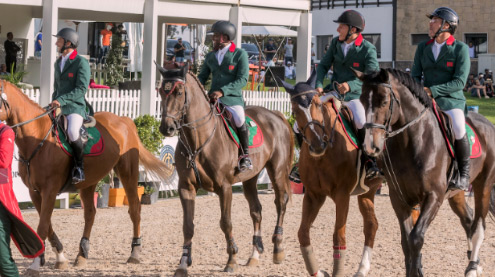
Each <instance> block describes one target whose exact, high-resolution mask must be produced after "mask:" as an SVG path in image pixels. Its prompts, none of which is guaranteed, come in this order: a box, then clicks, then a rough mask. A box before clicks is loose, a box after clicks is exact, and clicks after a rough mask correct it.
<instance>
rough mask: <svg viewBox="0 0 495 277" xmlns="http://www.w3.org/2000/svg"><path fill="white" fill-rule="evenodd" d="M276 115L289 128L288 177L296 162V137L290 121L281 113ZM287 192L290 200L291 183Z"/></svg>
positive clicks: (276, 112) (286, 183)
mask: <svg viewBox="0 0 495 277" xmlns="http://www.w3.org/2000/svg"><path fill="white" fill-rule="evenodd" d="M273 112H274V113H275V115H277V116H278V117H280V119H281V120H282V121H283V122H284V124H285V126H287V130H288V131H289V141H290V143H289V149H288V150H289V162H288V163H287V176H289V174H290V170H291V169H292V162H293V161H294V146H295V145H294V144H295V142H294V136H293V135H292V128H291V126H290V124H289V121H287V119H286V118H285V116H284V114H283V113H281V112H279V111H273ZM285 191H287V193H288V194H289V199H291V198H292V189H291V187H290V182H285Z"/></svg>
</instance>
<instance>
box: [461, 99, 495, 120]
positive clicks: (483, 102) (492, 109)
mask: <svg viewBox="0 0 495 277" xmlns="http://www.w3.org/2000/svg"><path fill="white" fill-rule="evenodd" d="M464 96H465V97H466V99H467V101H466V104H467V105H468V106H478V107H479V110H478V113H480V114H482V115H483V116H484V117H486V118H487V119H488V120H490V122H491V123H492V124H495V98H489V99H485V98H481V99H479V98H476V97H472V96H471V95H470V94H469V93H467V92H465V93H464Z"/></svg>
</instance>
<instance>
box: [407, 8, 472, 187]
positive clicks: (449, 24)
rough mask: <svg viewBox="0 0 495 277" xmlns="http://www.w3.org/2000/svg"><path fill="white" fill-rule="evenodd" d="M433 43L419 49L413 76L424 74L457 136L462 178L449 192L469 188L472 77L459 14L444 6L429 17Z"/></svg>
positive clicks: (452, 184)
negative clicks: (467, 93) (466, 91)
mask: <svg viewBox="0 0 495 277" xmlns="http://www.w3.org/2000/svg"><path fill="white" fill-rule="evenodd" d="M427 17H428V18H429V19H430V29H429V36H430V37H431V38H432V39H431V40H430V41H425V42H422V43H420V44H419V45H418V48H417V49H416V54H415V56H414V64H413V67H412V73H411V74H412V77H414V78H415V79H416V81H418V82H421V75H424V87H425V91H426V92H427V93H428V94H429V95H430V96H431V97H433V98H434V99H435V101H436V103H437V104H438V106H439V107H440V108H441V109H442V110H443V111H444V112H445V113H447V114H448V115H449V116H450V117H451V118H452V125H453V129H454V135H455V143H454V150H455V158H456V160H457V163H458V165H459V172H460V178H458V179H457V180H453V181H452V182H451V183H449V187H448V189H449V190H457V189H462V190H465V189H467V188H468V187H469V156H470V149H469V142H468V139H467V136H466V125H465V124H466V118H465V114H466V112H467V110H466V98H465V97H464V94H463V92H462V90H463V88H464V86H465V85H466V81H467V78H468V75H469V70H470V67H471V61H470V59H469V49H468V46H467V45H466V44H465V43H463V42H461V41H458V40H456V39H455V38H454V36H453V35H454V33H455V30H456V28H457V25H458V23H459V17H458V16H457V13H456V12H455V11H454V10H453V9H451V8H447V7H440V8H438V9H436V10H435V11H434V12H433V13H431V14H428V15H427Z"/></svg>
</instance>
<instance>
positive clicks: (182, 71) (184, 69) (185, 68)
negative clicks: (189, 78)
mask: <svg viewBox="0 0 495 277" xmlns="http://www.w3.org/2000/svg"><path fill="white" fill-rule="evenodd" d="M188 71H189V62H187V63H186V64H185V65H184V66H183V67H181V68H180V75H181V76H182V77H186V75H187V72H188Z"/></svg>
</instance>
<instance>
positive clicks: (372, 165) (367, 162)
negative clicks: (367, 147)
mask: <svg viewBox="0 0 495 277" xmlns="http://www.w3.org/2000/svg"><path fill="white" fill-rule="evenodd" d="M357 136H358V140H359V142H361V164H364V168H365V169H366V179H373V178H375V177H378V176H381V175H383V173H382V172H381V171H380V169H379V168H378V166H377V165H376V158H375V157H370V156H368V155H367V154H366V151H364V149H363V147H362V145H363V143H364V137H365V136H366V129H364V128H361V129H358V131H357Z"/></svg>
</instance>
